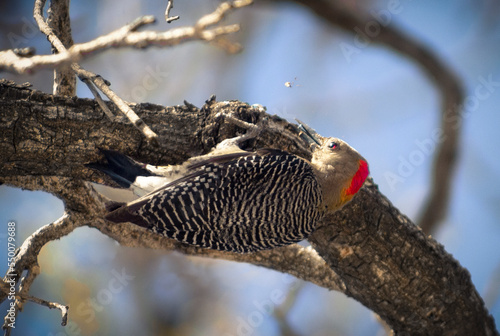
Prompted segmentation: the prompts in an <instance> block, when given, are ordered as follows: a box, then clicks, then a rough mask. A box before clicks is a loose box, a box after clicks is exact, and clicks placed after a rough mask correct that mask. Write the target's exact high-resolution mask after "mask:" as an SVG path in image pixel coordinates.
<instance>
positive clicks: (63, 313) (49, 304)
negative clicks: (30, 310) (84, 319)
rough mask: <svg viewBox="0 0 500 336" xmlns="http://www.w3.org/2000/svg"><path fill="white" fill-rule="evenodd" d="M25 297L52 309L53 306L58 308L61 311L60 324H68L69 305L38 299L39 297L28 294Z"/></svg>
mask: <svg viewBox="0 0 500 336" xmlns="http://www.w3.org/2000/svg"><path fill="white" fill-rule="evenodd" d="M26 299H27V300H29V301H31V302H34V303H38V304H39V305H42V306H45V307H48V308H50V309H54V308H55V309H59V310H60V311H61V318H62V320H61V325H62V326H63V327H64V326H66V324H68V310H69V306H65V305H62V304H60V303H57V302H50V301H46V300H42V299H39V298H37V297H34V296H28V297H27V298H26Z"/></svg>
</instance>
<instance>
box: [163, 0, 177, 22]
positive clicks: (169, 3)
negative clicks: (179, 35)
mask: <svg viewBox="0 0 500 336" xmlns="http://www.w3.org/2000/svg"><path fill="white" fill-rule="evenodd" d="M172 8H174V0H168V1H167V9H166V10H165V21H167V22H168V23H170V22H172V21H175V20H178V19H179V15H176V16H170V10H171V9H172Z"/></svg>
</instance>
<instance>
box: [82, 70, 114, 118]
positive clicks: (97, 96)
mask: <svg viewBox="0 0 500 336" xmlns="http://www.w3.org/2000/svg"><path fill="white" fill-rule="evenodd" d="M80 80H81V81H82V82H84V83H85V84H87V87H88V88H89V89H90V92H92V95H94V98H95V100H97V103H98V104H99V106H100V107H101V109H102V110H103V111H104V113H105V114H106V115H107V116H108V118H109V120H111V121H113V120H115V118H116V117H115V115H114V114H113V112H111V110H110V109H109V107H108V105H107V104H106V103H105V102H104V100H102V98H101V95H100V94H99V91H97V89H96V88H95V86H94V84H93V83H92V82H91V81H90V79H88V78H87V77H81V78H80Z"/></svg>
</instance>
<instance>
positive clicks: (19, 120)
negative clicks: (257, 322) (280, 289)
mask: <svg viewBox="0 0 500 336" xmlns="http://www.w3.org/2000/svg"><path fill="white" fill-rule="evenodd" d="M110 108H111V110H112V111H113V110H114V108H113V107H112V106H110ZM132 108H133V109H134V111H135V112H136V113H137V114H138V115H139V116H140V117H141V118H142V119H143V120H144V121H145V122H146V123H147V124H148V125H151V127H152V129H153V130H154V131H155V132H156V133H157V134H158V135H159V137H160V143H161V144H162V145H161V147H153V146H152V145H150V144H148V143H145V142H144V141H143V140H142V139H143V138H142V136H141V134H140V133H139V131H138V130H137V129H136V128H134V127H133V126H132V125H130V124H129V123H128V122H126V121H123V122H111V121H109V120H108V119H107V118H106V117H105V116H104V115H103V112H102V111H101V110H100V109H99V108H98V105H97V103H96V102H95V101H93V100H88V99H77V98H67V97H56V96H52V95H48V94H44V93H41V92H37V91H33V90H31V89H29V88H27V87H21V86H16V85H14V84H12V83H7V82H5V81H4V82H0V182H4V183H8V184H12V185H16V186H20V187H29V188H32V189H37V188H38V189H43V190H48V191H52V192H54V193H55V194H59V193H60V192H58V191H57V188H54V190H55V191H54V190H52V189H51V187H50V183H47V181H50V178H48V177H49V176H57V177H59V178H61V177H62V178H65V179H67V180H66V181H72V180H73V181H75V185H76V186H77V187H75V188H83V187H81V186H78V185H79V184H81V183H80V181H96V182H105V183H107V184H111V181H109V180H106V178H105V177H104V176H102V175H99V174H97V173H95V172H93V171H91V170H89V169H87V168H85V166H84V164H85V163H89V162H94V161H97V160H99V159H100V156H99V152H98V150H97V148H98V147H102V148H110V149H114V150H118V151H121V152H124V153H126V154H129V155H131V156H132V157H134V158H135V159H138V160H141V161H143V162H148V163H151V164H177V163H180V162H182V161H184V160H185V159H187V158H188V157H190V156H193V155H199V154H202V153H205V152H207V151H208V150H209V149H210V148H211V147H213V146H214V145H215V144H216V143H218V142H220V141H221V140H223V139H225V138H228V137H232V136H234V135H236V134H237V133H238V132H244V130H242V129H239V128H238V127H235V126H232V125H230V124H228V123H224V120H223V118H221V117H217V114H218V113H220V112H228V111H234V112H236V115H237V116H238V117H239V118H241V119H243V120H246V121H249V122H252V123H256V122H258V121H261V122H265V120H273V122H274V124H275V125H279V126H280V127H281V128H276V126H275V127H274V128H270V129H269V130H267V129H265V130H264V131H263V132H262V133H261V134H260V135H259V137H258V139H256V140H250V141H248V143H247V147H248V148H255V147H263V146H272V147H275V148H279V149H284V150H287V151H290V152H293V153H296V154H298V155H302V156H304V157H308V155H309V153H308V152H306V151H304V150H300V149H299V148H300V146H297V142H296V140H294V139H293V138H292V137H290V136H286V134H289V135H290V134H292V135H294V134H295V135H296V134H297V128H296V127H295V126H294V125H291V124H288V123H287V122H286V121H285V120H282V119H280V118H277V117H272V116H269V115H267V114H266V113H265V112H263V111H262V110H261V109H259V108H258V107H251V106H249V105H247V104H245V103H241V102H237V101H234V102H210V103H207V104H205V105H204V106H203V108H201V109H198V108H195V107H194V106H192V105H189V104H188V106H176V107H166V108H165V107H163V106H158V105H151V104H140V105H133V106H132ZM25 176H31V177H27V178H24V177H25ZM42 180H43V181H45V183H46V184H45V185H44V184H43V183H42V182H40V181H42ZM30 183H31V184H30ZM64 192H66V193H67V192H68V191H67V190H66V191H64ZM75 197H78V195H76V196H75ZM82 197H88V195H86V194H84V195H83V196H82ZM81 201H82V202H86V201H85V200H81ZM87 202H90V201H87ZM71 203H72V204H73V202H71ZM74 204H76V205H75V206H76V207H77V205H78V204H79V202H77V201H75V202H74ZM67 205H68V204H67ZM70 208H71V207H70ZM70 210H71V211H77V209H76V210H75V209H70ZM95 211H96V212H98V213H99V211H100V210H99V209H96V210H95ZM86 225H89V226H94V227H96V228H98V229H99V230H101V232H103V233H106V234H108V235H110V236H112V237H116V239H117V240H118V241H119V242H121V243H123V244H124V245H132V246H149V247H154V248H165V249H168V250H171V249H172V246H173V245H172V244H174V247H175V248H176V249H179V250H180V251H182V252H184V253H189V254H197V255H208V256H211V257H219V256H221V257H222V258H226V259H231V258H232V259H231V260H241V261H247V260H248V259H245V258H254V263H256V264H261V265H263V266H266V267H272V266H271V261H272V259H273V258H278V260H279V253H280V249H276V250H272V251H267V252H265V253H262V254H254V255H250V256H244V255H237V254H224V253H212V252H207V251H206V250H201V249H194V248H191V247H185V246H183V245H180V244H178V243H177V244H176V243H173V242H172V241H171V240H168V239H160V238H158V237H157V236H154V235H152V234H149V233H146V232H145V231H144V230H141V229H138V228H137V227H132V226H131V225H123V226H116V225H113V226H111V225H109V224H108V223H107V222H105V221H102V220H97V221H94V222H88V223H87V224H86ZM122 228H126V230H123V231H122ZM131 232H133V234H130V233H131ZM121 235H123V236H126V238H124V237H120V236H121ZM310 241H311V243H312V244H313V246H314V248H315V249H316V250H317V251H318V253H319V254H320V255H321V256H323V258H324V259H325V260H326V263H327V264H328V265H329V266H330V267H331V269H332V270H334V271H335V272H336V273H337V274H338V275H340V279H341V281H337V280H335V279H336V278H335V277H334V276H332V277H331V282H330V283H328V281H325V282H323V283H319V281H316V283H319V284H320V285H322V286H324V287H327V288H331V289H334V288H335V289H337V290H340V291H342V292H344V293H345V294H346V295H349V296H351V297H353V298H355V299H356V300H358V301H360V302H361V303H362V304H364V305H365V306H367V307H368V308H370V309H372V310H373V311H374V312H375V313H377V314H378V315H379V316H380V317H381V318H382V319H383V320H384V321H386V322H387V323H388V324H389V325H390V326H391V327H392V328H393V329H394V331H395V332H396V334H398V335H498V332H497V331H496V329H495V325H494V321H493V318H492V317H491V316H490V315H489V314H488V312H487V310H486V308H485V307H484V303H483V301H482V299H481V298H480V297H479V295H478V293H477V291H476V290H475V288H474V285H473V284H472V282H471V279H470V275H469V273H468V272H467V270H466V269H464V268H462V267H461V266H460V265H459V263H458V262H457V261H456V260H455V259H453V257H452V256H451V255H449V254H448V253H446V251H445V250H444V248H443V247H442V246H441V245H440V244H438V243H437V242H436V241H434V240H433V239H432V238H430V237H426V236H425V235H424V234H423V233H422V231H421V230H420V229H419V228H418V227H416V226H415V225H414V224H413V223H411V222H410V221H409V220H408V218H406V217H405V216H404V215H402V214H400V213H399V211H398V210H397V209H396V208H394V206H392V205H391V204H390V202H389V201H388V200H387V199H386V198H385V197H384V196H383V195H381V194H380V192H379V191H378V189H377V187H376V186H375V185H374V184H373V183H372V182H368V183H367V184H366V185H365V187H363V189H362V190H361V191H360V192H359V194H358V195H357V196H356V197H355V198H354V200H353V201H352V202H351V203H350V204H349V205H348V206H346V207H345V208H344V209H342V210H341V211H340V212H338V213H336V214H335V215H333V216H330V217H328V218H326V219H325V221H324V222H323V223H322V226H321V228H320V229H318V230H317V231H316V232H315V233H314V234H313V236H312V237H311V238H310ZM292 249H293V247H292ZM292 249H288V250H286V251H292ZM300 253H301V252H300V250H297V252H296V255H297V256H299V255H300ZM231 256H232V257H231ZM238 256H239V257H238ZM252 256H253V257H252ZM288 260H290V259H288ZM298 260H300V259H298ZM275 265H276V264H275ZM279 270H281V271H285V272H290V273H291V274H293V275H295V276H297V277H299V278H303V279H307V278H308V276H309V275H308V274H306V273H308V272H309V271H308V269H307V268H302V269H297V268H295V269H294V268H293V265H289V264H283V267H281V269H279ZM311 273H314V272H311ZM327 273H328V272H324V273H322V274H324V276H325V278H328V277H330V275H328V274H327ZM333 282H335V283H333ZM0 299H1V298H0Z"/></svg>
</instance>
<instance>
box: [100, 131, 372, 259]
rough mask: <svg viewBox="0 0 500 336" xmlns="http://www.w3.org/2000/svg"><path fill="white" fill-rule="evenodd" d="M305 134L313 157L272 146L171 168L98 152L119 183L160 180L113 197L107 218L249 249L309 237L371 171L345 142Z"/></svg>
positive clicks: (200, 242) (192, 240)
mask: <svg viewBox="0 0 500 336" xmlns="http://www.w3.org/2000/svg"><path fill="white" fill-rule="evenodd" d="M303 130H304V129H303ZM306 133H307V134H308V135H309V136H310V137H311V139H313V141H314V142H315V143H316V145H315V148H314V149H313V155H312V159H311V161H308V160H305V159H303V158H301V157H299V156H297V155H294V154H290V153H288V152H285V151H281V150H276V149H259V150H257V151H254V152H248V151H243V150H241V149H236V150H235V151H234V152H231V153H225V154H215V155H207V156H203V157H200V158H195V159H192V160H189V161H188V162H187V163H186V164H184V165H182V166H178V167H174V168H172V167H153V166H150V165H145V164H141V163H138V162H136V161H134V160H132V159H131V158H129V157H126V156H124V155H122V154H120V153H118V152H114V151H107V150H102V152H103V154H104V155H105V157H106V159H107V164H105V165H102V164H92V165H90V166H91V167H92V168H96V169H99V170H101V171H103V172H105V173H107V174H108V175H110V176H111V177H112V178H113V179H114V180H115V181H116V182H117V183H118V184H120V186H122V187H130V186H131V185H133V184H134V183H133V182H135V184H136V185H141V183H142V187H140V188H139V189H144V183H143V182H144V180H148V179H149V180H151V179H155V182H156V183H161V184H162V185H161V186H160V187H158V188H156V189H154V190H152V191H151V192H149V193H146V194H145V195H143V196H142V197H139V198H138V199H137V200H134V201H132V202H129V203H126V204H125V203H117V202H114V203H110V204H109V205H108V210H109V212H108V214H107V215H106V219H107V220H109V221H112V222H116V223H122V222H131V223H134V224H136V225H139V226H141V227H144V228H146V229H148V230H150V231H152V232H155V233H157V234H161V235H164V236H166V237H169V238H173V239H175V240H177V241H180V242H183V243H186V244H191V245H195V246H198V247H204V248H210V249H216V250H221V251H232V252H239V253H246V252H254V251H259V250H264V249H271V248H275V247H278V246H283V245H288V244H292V243H296V242H299V241H301V240H304V239H306V238H307V237H308V236H309V235H310V234H311V233H312V232H313V231H314V229H315V228H316V224H317V223H318V221H319V220H320V219H321V218H322V217H323V216H324V215H325V214H326V213H328V212H335V211H337V210H339V209H340V208H342V207H343V206H344V205H345V204H346V203H348V202H349V201H350V200H351V199H352V197H353V196H354V195H355V194H356V193H357V192H358V190H359V189H360V188H361V187H362V185H363V183H364V182H365V180H366V178H367V176H368V174H369V169H368V164H367V161H366V160H365V159H364V158H363V157H362V156H361V155H360V154H359V153H358V152H357V151H356V150H355V149H353V148H352V147H350V146H349V145H348V144H347V143H346V142H344V141H342V140H340V139H337V138H324V139H322V140H318V139H317V138H316V137H314V136H312V135H311V134H310V132H308V131H307V130H306ZM146 184H147V183H146ZM150 187H151V186H150Z"/></svg>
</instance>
